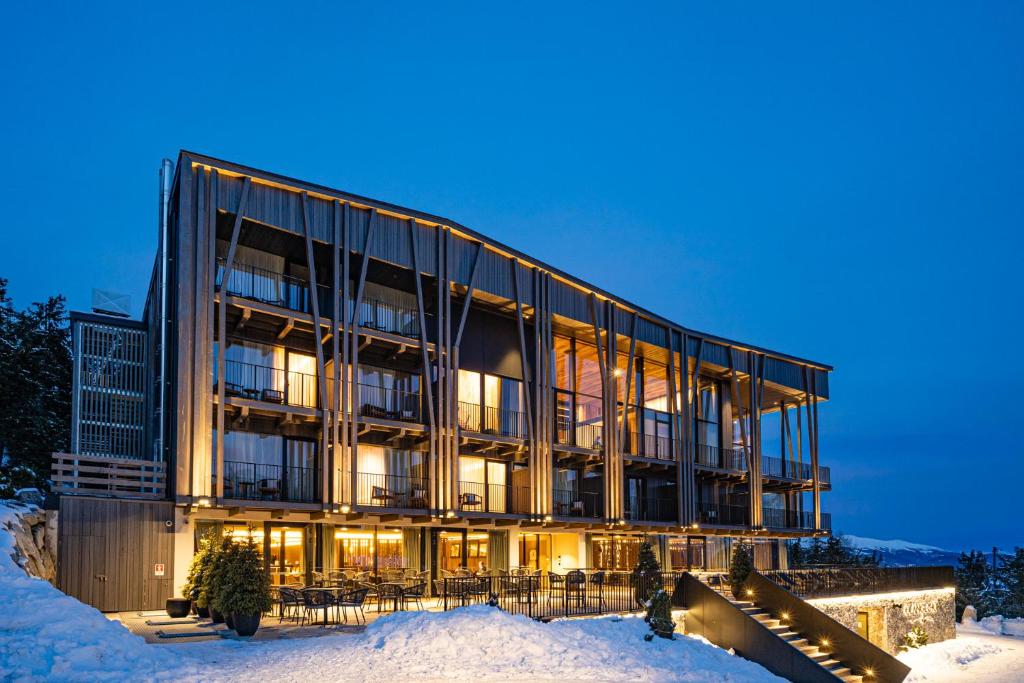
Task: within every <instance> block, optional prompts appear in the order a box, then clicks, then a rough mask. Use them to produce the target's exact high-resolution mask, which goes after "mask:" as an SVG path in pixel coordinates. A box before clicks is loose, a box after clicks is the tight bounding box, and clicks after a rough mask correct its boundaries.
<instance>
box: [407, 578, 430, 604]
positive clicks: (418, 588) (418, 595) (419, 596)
mask: <svg viewBox="0 0 1024 683" xmlns="http://www.w3.org/2000/svg"><path fill="white" fill-rule="evenodd" d="M426 590H427V584H426V582H425V581H424V582H422V583H417V584H415V585H412V586H409V587H407V588H405V589H403V590H402V609H405V608H406V606H407V605H408V604H409V603H416V607H417V609H423V594H424V593H425V592H426Z"/></svg>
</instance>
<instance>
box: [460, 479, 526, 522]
mask: <svg viewBox="0 0 1024 683" xmlns="http://www.w3.org/2000/svg"><path fill="white" fill-rule="evenodd" d="M458 507H459V511H460V512H494V513H505V514H513V515H525V514H528V513H529V512H530V488H529V487H528V486H512V485H510V484H490V483H484V482H480V481H460V482H459V500H458Z"/></svg>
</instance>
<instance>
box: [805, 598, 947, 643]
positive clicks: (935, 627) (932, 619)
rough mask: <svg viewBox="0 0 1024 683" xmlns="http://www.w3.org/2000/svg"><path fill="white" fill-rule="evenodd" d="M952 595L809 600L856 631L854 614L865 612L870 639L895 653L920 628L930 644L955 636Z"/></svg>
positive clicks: (855, 615)
mask: <svg viewBox="0 0 1024 683" xmlns="http://www.w3.org/2000/svg"><path fill="white" fill-rule="evenodd" d="M954 596H955V593H954V591H953V589H951V588H943V589H936V590H925V591H906V592H901V593H884V594H879V595H856V596H848V597H839V598H822V599H818V600H808V601H807V602H808V603H809V604H811V605H814V606H815V607H817V608H818V609H820V610H821V611H822V612H824V613H825V614H827V615H828V616H830V617H832V618H833V619H835V620H836V621H838V622H839V623H840V624H842V625H843V626H846V627H847V628H848V629H850V630H851V631H855V632H856V631H857V614H858V613H859V612H867V614H868V630H869V634H868V635H869V640H870V641H871V642H872V643H874V644H875V645H877V646H878V647H880V648H882V649H883V650H885V651H886V652H888V653H889V654H896V653H897V652H899V649H900V647H902V646H903V641H904V638H905V637H906V635H907V634H908V633H909V632H910V629H912V628H914V627H915V626H920V627H921V628H923V629H924V631H925V633H927V634H928V642H929V643H937V642H939V641H942V640H949V639H950V638H955V637H956V611H955V606H954Z"/></svg>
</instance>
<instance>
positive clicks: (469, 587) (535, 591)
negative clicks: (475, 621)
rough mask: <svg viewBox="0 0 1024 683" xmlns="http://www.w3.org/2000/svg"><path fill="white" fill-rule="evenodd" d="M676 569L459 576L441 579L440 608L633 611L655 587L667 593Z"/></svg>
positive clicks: (537, 614)
mask: <svg viewBox="0 0 1024 683" xmlns="http://www.w3.org/2000/svg"><path fill="white" fill-rule="evenodd" d="M677 577H678V575H677V574H674V573H672V572H665V573H663V574H662V575H661V576H660V577H634V576H633V575H632V574H631V573H630V572H610V571H601V570H573V571H570V572H568V573H567V574H554V573H547V574H543V573H537V574H528V575H525V576H515V575H506V574H504V573H502V574H501V575H497V576H464V577H463V576H460V577H448V578H445V579H442V580H441V587H442V590H441V596H440V597H441V606H442V607H443V609H445V610H450V609H455V608H456V607H463V606H465V605H472V604H481V603H486V602H490V603H491V604H493V605H497V606H498V607H500V608H501V609H503V610H505V611H506V612H509V613H512V614H522V615H525V616H528V617H530V618H532V619H550V618H555V617H570V616H582V615H593V614H608V613H621V612H639V611H642V610H643V609H644V603H645V601H646V599H647V598H648V596H650V595H651V594H653V593H654V592H655V591H657V590H659V589H660V590H665V591H667V592H668V593H669V594H670V595H671V593H672V591H673V590H674V589H675V585H676V579H677Z"/></svg>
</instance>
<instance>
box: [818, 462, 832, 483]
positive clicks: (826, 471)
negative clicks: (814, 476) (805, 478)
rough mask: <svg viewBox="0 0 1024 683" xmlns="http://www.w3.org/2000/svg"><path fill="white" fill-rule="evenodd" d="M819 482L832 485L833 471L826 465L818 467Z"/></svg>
mask: <svg viewBox="0 0 1024 683" xmlns="http://www.w3.org/2000/svg"><path fill="white" fill-rule="evenodd" d="M818 480H819V481H820V482H821V483H822V484H831V483H832V469H831V468H829V467H827V466H825V465H820V466H818Z"/></svg>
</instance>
